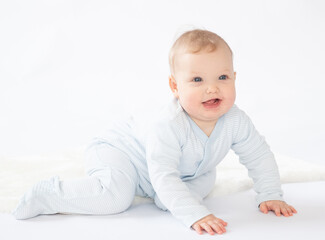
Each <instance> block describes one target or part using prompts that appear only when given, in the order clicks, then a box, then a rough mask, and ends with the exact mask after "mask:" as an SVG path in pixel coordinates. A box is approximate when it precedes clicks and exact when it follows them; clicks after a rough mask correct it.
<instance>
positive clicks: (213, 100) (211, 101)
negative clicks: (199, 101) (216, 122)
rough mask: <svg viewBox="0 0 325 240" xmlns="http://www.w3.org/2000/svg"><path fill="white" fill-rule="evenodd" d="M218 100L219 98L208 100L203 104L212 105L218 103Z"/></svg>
mask: <svg viewBox="0 0 325 240" xmlns="http://www.w3.org/2000/svg"><path fill="white" fill-rule="evenodd" d="M219 101H220V99H219V98H214V99H210V100H208V101H205V102H203V103H207V104H213V103H216V102H219Z"/></svg>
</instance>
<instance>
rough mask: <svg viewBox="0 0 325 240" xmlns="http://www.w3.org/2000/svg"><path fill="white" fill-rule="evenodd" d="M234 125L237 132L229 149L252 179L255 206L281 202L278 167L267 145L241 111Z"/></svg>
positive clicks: (281, 193) (281, 194)
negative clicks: (255, 194) (271, 201)
mask: <svg viewBox="0 0 325 240" xmlns="http://www.w3.org/2000/svg"><path fill="white" fill-rule="evenodd" d="M236 125H237V131H236V132H235V135H234V141H233V144H232V146H231V148H232V149H233V150H234V152H235V153H236V154H237V155H238V156H239V161H240V163H242V164H243V165H245V167H246V168H247V170H248V175H249V177H251V178H252V179H253V182H254V190H255V191H256V193H257V196H256V201H257V206H259V205H260V203H262V202H264V201H268V200H282V201H283V197H282V196H283V192H282V190H281V182H280V175H279V171H278V166H277V164H276V161H275V158H274V155H273V153H272V152H271V150H270V147H269V145H268V144H267V143H266V141H265V139H264V137H263V136H261V135H260V134H259V133H258V132H257V130H256V129H255V127H254V125H253V123H252V121H251V120H250V118H249V117H248V116H247V115H246V114H245V113H244V112H243V111H240V115H239V118H238V122H237V124H236Z"/></svg>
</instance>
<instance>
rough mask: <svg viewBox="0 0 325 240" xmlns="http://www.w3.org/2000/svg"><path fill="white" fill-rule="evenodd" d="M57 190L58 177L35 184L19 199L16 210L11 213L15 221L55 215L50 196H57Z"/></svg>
mask: <svg viewBox="0 0 325 240" xmlns="http://www.w3.org/2000/svg"><path fill="white" fill-rule="evenodd" d="M58 189H59V177H57V176H55V177H52V178H50V179H49V180H43V181H40V182H38V183H36V184H35V185H34V186H33V187H32V189H31V190H29V191H28V192H27V193H25V195H24V196H23V197H22V198H21V200H20V202H19V204H18V206H17V208H16V209H15V210H14V211H13V212H12V214H13V215H14V217H15V218H16V219H27V218H32V217H35V216H37V215H40V214H55V213H56V212H55V211H54V210H53V203H54V202H53V203H52V202H51V196H52V197H54V196H55V195H57V191H58Z"/></svg>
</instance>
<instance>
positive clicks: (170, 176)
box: [13, 98, 283, 227]
mask: <svg viewBox="0 0 325 240" xmlns="http://www.w3.org/2000/svg"><path fill="white" fill-rule="evenodd" d="M230 149H232V150H233V151H234V152H235V153H236V154H237V155H238V156H239V160H240V162H241V163H242V164H244V165H245V166H246V167H247V169H248V174H249V176H250V177H251V178H252V179H253V181H254V189H255V191H256V192H257V197H256V200H257V201H256V202H257V205H259V204H260V203H261V202H263V201H267V200H283V197H282V195H283V192H282V190H281V184H280V177H279V172H278V168H277V165H276V162H275V159H274V155H273V153H272V152H271V151H270V148H269V146H268V145H267V143H266V142H265V140H264V137H263V136H261V135H260V134H259V133H258V132H257V131H256V129H255V128H254V126H253V124H252V122H251V120H250V119H249V117H248V116H247V115H246V114H245V113H244V112H243V111H242V110H240V109H239V108H238V107H237V106H236V105H234V106H233V107H232V108H231V109H230V110H229V111H228V112H227V113H226V114H224V115H223V116H222V117H221V118H219V119H218V122H217V123H216V125H215V128H214V130H213V131H212V133H211V135H210V136H209V137H208V136H207V135H206V134H205V133H204V132H203V131H202V130H201V129H200V128H199V127H198V126H197V125H196V123H195V122H194V121H193V120H192V119H191V118H190V117H189V116H188V114H187V113H186V112H185V111H184V109H183V108H182V107H181V105H180V104H179V102H178V100H177V99H175V98H173V99H172V100H171V101H170V102H169V103H168V104H167V105H166V107H165V108H164V109H162V110H161V111H159V112H158V113H156V114H152V115H141V116H140V115H139V116H137V117H135V116H132V117H130V118H129V119H128V120H127V121H124V122H118V123H116V124H115V125H114V127H112V128H110V129H108V130H107V131H105V132H104V133H103V134H102V135H100V136H98V137H97V138H95V139H94V140H93V142H92V143H91V144H90V145H89V147H88V148H87V150H86V172H87V175H88V177H85V178H83V179H76V180H67V181H60V180H59V178H58V177H53V178H51V179H50V180H46V181H41V182H39V183H37V184H36V185H35V186H34V187H33V189H31V190H30V191H29V192H27V193H26V194H25V195H24V197H23V198H22V200H21V202H20V203H19V205H18V207H17V208H16V209H15V210H14V212H13V215H14V216H15V217H16V218H17V219H26V218H30V217H34V216H37V215H39V214H54V213H79V214H114V213H119V212H122V211H124V210H126V209H127V208H128V207H129V206H130V205H131V204H132V201H133V199H134V196H135V195H138V196H145V197H150V198H153V199H154V201H155V204H156V205H157V206H158V207H159V208H161V209H163V210H169V211H170V212H171V213H172V214H173V215H174V216H175V217H176V218H177V219H179V220H180V221H182V222H183V223H184V224H185V226H187V227H190V226H191V225H192V224H193V223H194V222H196V221H197V220H199V219H201V218H203V217H204V216H206V215H209V214H211V212H210V211H209V210H208V209H207V208H206V207H205V206H204V205H203V204H202V199H203V198H204V197H206V196H207V195H208V194H209V193H210V192H211V190H212V189H213V187H214V184H215V177H216V170H215V169H216V168H215V167H216V165H217V164H218V163H220V162H221V161H222V159H223V158H224V157H225V156H226V154H227V153H228V151H229V150H230Z"/></svg>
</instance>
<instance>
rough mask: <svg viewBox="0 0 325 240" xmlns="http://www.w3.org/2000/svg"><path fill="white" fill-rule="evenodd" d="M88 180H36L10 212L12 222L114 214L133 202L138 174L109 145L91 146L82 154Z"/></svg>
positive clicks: (125, 159) (128, 161)
mask: <svg viewBox="0 0 325 240" xmlns="http://www.w3.org/2000/svg"><path fill="white" fill-rule="evenodd" d="M86 169H87V174H88V177H85V178H82V179H76V180H67V181H59V178H58V177H53V178H51V179H49V180H45V181H40V182H39V183H37V184H35V185H34V187H33V188H32V189H31V190H30V191H29V192H27V193H26V194H25V195H24V196H23V198H22V199H21V201H20V203H19V205H18V207H17V208H16V209H15V210H14V211H13V213H12V214H13V215H14V216H15V218H16V219H27V218H31V217H35V216H37V215H40V214H55V213H76V214H115V213H119V212H122V211H124V210H126V209H127V208H128V207H129V206H130V205H131V204H132V201H133V199H134V195H135V191H136V186H137V184H138V175H137V172H136V170H135V168H134V166H133V164H132V163H131V162H130V160H129V159H128V157H127V156H126V155H125V154H124V153H123V152H121V151H119V150H117V149H115V148H112V147H111V146H110V145H108V144H105V143H101V144H93V145H92V146H91V147H89V148H88V149H87V152H86Z"/></svg>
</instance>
